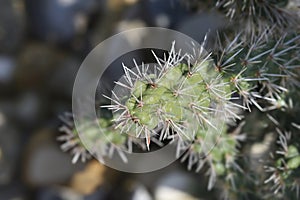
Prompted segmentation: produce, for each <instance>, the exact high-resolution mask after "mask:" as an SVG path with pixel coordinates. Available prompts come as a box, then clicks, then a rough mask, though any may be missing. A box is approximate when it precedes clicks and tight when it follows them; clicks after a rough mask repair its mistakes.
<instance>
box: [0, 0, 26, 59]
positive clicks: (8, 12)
mask: <svg viewBox="0 0 300 200" xmlns="http://www.w3.org/2000/svg"><path fill="white" fill-rule="evenodd" d="M24 15H25V14H24V5H23V1H22V0H14V1H12V0H2V1H0V44H1V45H0V52H5V53H11V52H14V51H16V50H17V49H18V47H19V45H20V44H21V42H22V40H23V37H24V30H25V16H24Z"/></svg>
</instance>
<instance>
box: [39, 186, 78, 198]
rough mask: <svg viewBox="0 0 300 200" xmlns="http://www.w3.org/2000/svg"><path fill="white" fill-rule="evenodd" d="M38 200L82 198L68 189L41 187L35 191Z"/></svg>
mask: <svg viewBox="0 0 300 200" xmlns="http://www.w3.org/2000/svg"><path fill="white" fill-rule="evenodd" d="M35 199H38V200H83V196H82V195H80V194H77V193H76V192H74V191H73V190H71V189H70V188H68V187H62V186H60V187H58V186H50V187H42V188H40V189H39V190H38V191H37V194H36V198H35Z"/></svg>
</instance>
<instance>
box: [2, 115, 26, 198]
mask: <svg viewBox="0 0 300 200" xmlns="http://www.w3.org/2000/svg"><path fill="white" fill-rule="evenodd" d="M21 149H22V148H21V135H20V133H19V131H18V130H17V129H15V128H14V126H12V125H11V124H9V123H8V119H7V118H6V116H5V115H4V114H3V113H2V112H1V111H0V185H7V184H9V183H11V182H12V181H13V180H14V175H15V173H16V171H17V170H19V169H18V168H17V163H18V162H19V159H20V152H21ZM0 199H1V198H0Z"/></svg>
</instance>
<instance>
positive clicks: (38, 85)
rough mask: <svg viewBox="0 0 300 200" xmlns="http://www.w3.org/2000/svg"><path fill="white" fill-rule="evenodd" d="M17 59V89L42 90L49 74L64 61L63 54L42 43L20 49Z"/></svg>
mask: <svg viewBox="0 0 300 200" xmlns="http://www.w3.org/2000/svg"><path fill="white" fill-rule="evenodd" d="M17 59H18V63H17V70H16V74H15V82H16V85H17V87H18V88H19V89H28V88H29V89H30V90H32V89H41V90H42V89H43V90H44V89H45V88H44V86H45V85H46V83H48V81H49V78H50V76H51V74H52V73H53V71H55V69H56V68H57V67H58V65H59V63H61V60H63V59H64V53H63V51H61V50H59V49H57V48H54V47H50V46H47V45H45V44H43V43H38V42H31V43H29V44H28V45H26V46H25V47H24V48H22V49H21V52H20V54H19V55H18V57H17Z"/></svg>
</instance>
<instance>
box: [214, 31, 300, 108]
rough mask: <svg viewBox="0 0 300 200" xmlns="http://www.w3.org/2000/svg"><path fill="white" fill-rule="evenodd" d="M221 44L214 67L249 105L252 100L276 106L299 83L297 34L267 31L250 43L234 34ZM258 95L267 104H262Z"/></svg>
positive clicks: (299, 42) (298, 44) (298, 38)
mask: <svg viewBox="0 0 300 200" xmlns="http://www.w3.org/2000/svg"><path fill="white" fill-rule="evenodd" d="M220 40H221V39H220V38H219V39H218V41H220ZM222 46H224V45H222V44H221V43H220V42H218V43H217V50H216V53H215V54H214V57H215V63H216V65H215V68H216V70H217V71H218V72H219V73H221V74H222V75H223V77H224V78H225V79H228V80H229V81H230V82H231V88H232V89H233V90H235V91H236V92H237V93H238V94H239V95H240V96H242V97H243V100H244V105H245V106H247V107H248V108H250V105H251V104H254V105H255V106H256V107H257V108H259V109H260V110H261V111H265V110H270V109H273V108H278V107H279V106H280V105H279V104H280V102H281V99H282V98H281V95H282V93H284V92H287V91H288V89H290V88H293V87H298V86H299V80H298V74H299V72H298V69H299V48H300V37H299V36H298V35H293V34H290V35H287V34H286V35H283V36H282V37H279V38H276V37H275V36H272V32H269V33H268V32H267V31H266V32H264V33H263V34H262V35H261V36H260V37H258V38H257V39H256V40H255V41H253V42H251V43H250V44H249V43H247V42H245V41H244V40H242V39H241V38H240V35H237V36H236V37H235V38H234V39H233V40H232V41H230V42H229V43H227V44H226V45H225V48H222ZM257 99H259V101H265V102H268V103H269V104H270V106H269V107H268V108H263V107H262V106H261V105H260V104H259V102H258V101H257Z"/></svg>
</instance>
